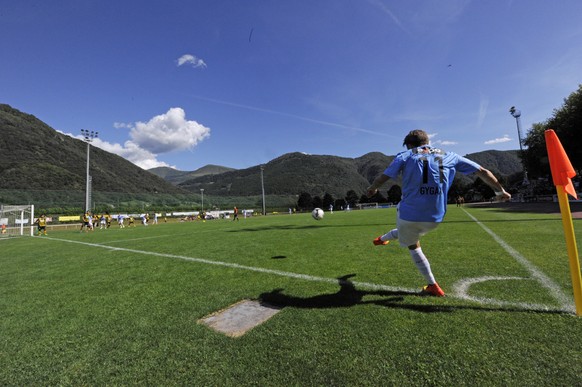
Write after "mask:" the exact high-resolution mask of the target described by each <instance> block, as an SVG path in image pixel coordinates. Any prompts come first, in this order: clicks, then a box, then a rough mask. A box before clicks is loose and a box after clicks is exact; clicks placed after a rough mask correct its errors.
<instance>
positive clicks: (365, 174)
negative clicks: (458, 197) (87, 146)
mask: <svg viewBox="0 0 582 387" xmlns="http://www.w3.org/2000/svg"><path fill="white" fill-rule="evenodd" d="M467 157H468V158H470V159H471V160H474V161H475V162H477V163H479V164H481V165H483V166H484V167H485V168H487V169H490V170H491V171H492V172H494V173H496V174H498V175H501V176H509V175H512V174H515V173H518V172H520V171H521V164H520V160H519V158H518V157H517V151H485V152H479V153H474V154H469V155H467ZM393 159H394V156H387V155H384V154H383V153H380V152H372V153H368V154H365V155H363V156H361V157H358V158H355V159H352V158H345V157H338V156H322V155H308V154H304V153H299V152H295V153H288V154H285V155H283V156H280V157H278V158H276V159H274V160H272V161H270V162H268V163H267V164H265V165H264V166H263V181H264V187H265V194H267V195H298V194H300V193H302V192H308V193H309V194H311V195H312V196H313V195H323V194H325V193H329V194H331V195H332V196H334V197H343V196H345V194H346V192H347V191H348V190H354V191H356V192H357V193H360V192H361V193H363V192H364V191H365V189H366V188H367V187H368V186H369V185H370V182H372V180H374V178H375V177H376V176H378V175H379V174H380V173H382V172H383V171H384V169H386V167H387V166H388V164H390V162H391V161H392V160H393ZM459 179H463V181H464V182H465V183H468V182H471V181H472V180H474V177H473V178H471V177H465V176H459ZM178 186H180V187H182V188H184V189H186V190H189V191H192V192H199V190H200V189H204V192H206V193H208V194H212V195H224V196H249V195H260V194H261V189H262V186H261V167H260V166H254V167H251V168H247V169H241V170H234V171H229V172H225V173H221V174H218V175H205V176H200V177H196V178H194V179H189V180H186V181H184V182H182V183H179V184H178Z"/></svg>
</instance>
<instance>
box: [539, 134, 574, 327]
mask: <svg viewBox="0 0 582 387" xmlns="http://www.w3.org/2000/svg"><path fill="white" fill-rule="evenodd" d="M544 135H545V138H546V148H547V150H548V158H549V160H550V169H551V170H552V179H553V180H554V185H555V186H556V190H557V193H558V202H559V203H560V213H561V214H562V226H563V227H564V234H565V237H566V246H567V249H568V257H569V260H570V275H571V277H572V288H573V290H574V303H575V304H576V315H577V316H582V277H581V276H580V261H579V259H578V249H577V247H576V238H575V236H574V223H573V222H572V213H571V212H570V203H569V202H568V194H570V195H572V196H573V197H575V198H576V199H578V194H577V193H576V189H575V188H574V185H573V184H572V180H570V179H571V178H572V177H574V176H576V172H575V171H574V168H573V167H572V164H571V163H570V159H568V155H566V152H565V151H564V148H563V147H562V144H561V143H560V140H559V139H558V136H556V133H555V132H554V131H553V130H552V129H548V130H546V131H545V132H544Z"/></svg>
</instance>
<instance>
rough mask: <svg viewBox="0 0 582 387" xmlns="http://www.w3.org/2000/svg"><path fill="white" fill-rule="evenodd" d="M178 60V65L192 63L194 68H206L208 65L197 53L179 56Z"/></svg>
mask: <svg viewBox="0 0 582 387" xmlns="http://www.w3.org/2000/svg"><path fill="white" fill-rule="evenodd" d="M177 62H178V67H180V66H182V65H185V64H190V65H192V67H194V68H200V67H201V68H206V67H208V66H206V63H204V61H203V60H202V59H200V58H197V57H196V56H195V55H192V54H184V55H182V56H181V57H179V58H178V60H177Z"/></svg>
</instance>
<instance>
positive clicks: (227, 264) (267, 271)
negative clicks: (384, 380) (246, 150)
mask: <svg viewBox="0 0 582 387" xmlns="http://www.w3.org/2000/svg"><path fill="white" fill-rule="evenodd" d="M42 240H53V241H59V242H65V243H74V244H80V245H84V246H92V247H99V248H102V249H106V250H110V251H123V252H128V253H133V254H140V255H149V256H154V257H162V258H171V259H179V260H183V261H189V262H196V263H202V264H206V265H214V266H222V267H227V268H231V269H239V270H246V271H253V272H257V273H263V274H272V275H276V276H279V277H286V278H295V279H300V280H304V281H311V282H322V283H328V284H332V285H337V284H338V281H339V279H338V278H326V277H318V276H313V275H308V274H299V273H293V272H289V271H282V270H274V269H266V268H262V267H255V266H246V265H240V264H238V263H232V262H222V261H212V260H209V259H204V258H195V257H187V256H184V255H176V254H168V253H158V252H155V251H144V250H135V249H127V248H124V247H114V246H107V245H101V244H96V243H89V242H82V241H73V240H68V239H60V238H53V237H47V238H42ZM350 282H351V283H352V284H353V285H354V286H357V287H360V288H363V289H369V290H383V291H388V292H409V293H418V289H410V288H402V287H396V286H388V285H381V284H375V283H370V282H360V281H350ZM448 297H449V298H457V299H461V300H470V301H473V302H477V303H480V304H492V305H498V306H508V307H518V308H522V309H525V310H539V311H548V310H554V309H552V308H550V307H548V306H545V305H533V304H526V303H517V302H515V303H514V302H505V301H498V300H494V299H479V298H467V297H466V295H464V294H461V296H459V295H456V294H453V295H451V296H448ZM558 311H570V310H569V309H567V310H558Z"/></svg>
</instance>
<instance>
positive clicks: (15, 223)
mask: <svg viewBox="0 0 582 387" xmlns="http://www.w3.org/2000/svg"><path fill="white" fill-rule="evenodd" d="M23 235H30V236H33V235H34V204H26V205H20V206H6V205H0V238H2V237H9V236H23Z"/></svg>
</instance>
